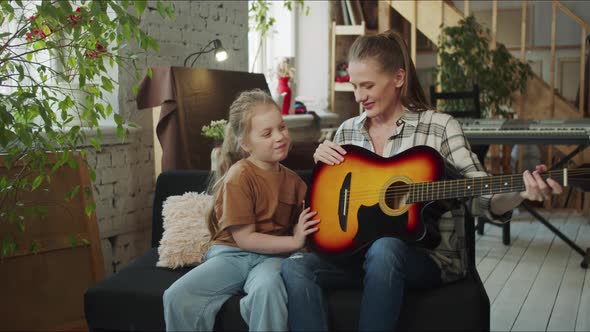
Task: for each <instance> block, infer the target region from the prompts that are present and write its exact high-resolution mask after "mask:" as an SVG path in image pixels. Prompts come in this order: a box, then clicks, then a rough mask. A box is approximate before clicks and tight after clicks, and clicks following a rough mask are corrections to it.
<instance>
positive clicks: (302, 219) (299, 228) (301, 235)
mask: <svg viewBox="0 0 590 332" xmlns="http://www.w3.org/2000/svg"><path fill="white" fill-rule="evenodd" d="M310 209H311V208H309V207H308V208H306V209H305V210H303V211H301V214H300V215H299V221H298V222H297V225H295V228H294V229H293V239H294V240H295V243H296V247H297V249H296V250H299V249H301V248H303V246H304V245H305V238H306V237H307V235H309V234H311V233H314V232H317V230H318V227H313V226H316V225H317V224H318V223H319V222H320V220H319V219H316V220H311V218H312V217H313V216H315V215H316V214H317V212H316V211H310Z"/></svg>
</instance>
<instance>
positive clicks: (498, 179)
mask: <svg viewBox="0 0 590 332" xmlns="http://www.w3.org/2000/svg"><path fill="white" fill-rule="evenodd" d="M548 173H550V174H549V176H547V173H543V174H541V176H544V177H545V179H547V178H553V179H554V180H556V181H557V180H561V179H560V178H561V175H562V174H560V173H562V171H561V170H559V171H550V172H548ZM585 174H590V169H588V170H583V171H581V172H576V171H574V170H572V171H569V172H568V178H569V179H572V178H573V177H572V175H585ZM553 175H559V177H557V176H553ZM490 178H492V179H490ZM506 180H517V181H523V180H522V176H521V175H504V176H502V175H500V176H489V177H486V176H482V177H474V178H468V179H457V180H446V181H433V182H413V183H409V184H405V185H401V186H399V187H400V188H402V189H401V190H398V191H403V192H406V191H408V190H407V189H405V188H406V187H408V186H410V187H411V186H420V185H423V186H439V187H440V186H442V185H441V184H442V183H457V184H468V183H471V184H475V185H477V183H476V182H480V183H479V184H482V183H483V182H488V183H491V184H498V183H501V182H505V181H506ZM573 180H578V179H575V178H574V179H573ZM558 182H559V181H558ZM448 187H451V185H448ZM429 189H432V188H429ZM451 189H456V188H451ZM379 190H382V189H379ZM364 192H367V193H373V192H375V190H366V191H356V192H355V193H364Z"/></svg>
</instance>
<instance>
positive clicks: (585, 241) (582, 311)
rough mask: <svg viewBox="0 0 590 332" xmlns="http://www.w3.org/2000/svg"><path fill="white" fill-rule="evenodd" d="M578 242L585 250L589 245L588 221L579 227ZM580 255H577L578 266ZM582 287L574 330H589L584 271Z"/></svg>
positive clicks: (589, 295) (588, 283)
mask: <svg viewBox="0 0 590 332" xmlns="http://www.w3.org/2000/svg"><path fill="white" fill-rule="evenodd" d="M580 233H581V234H580V238H581V239H580V242H578V245H579V246H580V247H581V248H583V249H584V250H586V249H587V248H589V247H590V224H588V222H587V223H586V224H585V225H584V226H582V227H581V228H580ZM581 257H582V256H580V255H578V257H577V258H578V266H579V264H580V262H581V261H582V259H581ZM585 272H586V276H585V278H584V286H583V287H584V288H583V289H582V296H581V301H580V306H579V308H578V317H577V319H576V331H590V273H589V272H588V270H586V271H585Z"/></svg>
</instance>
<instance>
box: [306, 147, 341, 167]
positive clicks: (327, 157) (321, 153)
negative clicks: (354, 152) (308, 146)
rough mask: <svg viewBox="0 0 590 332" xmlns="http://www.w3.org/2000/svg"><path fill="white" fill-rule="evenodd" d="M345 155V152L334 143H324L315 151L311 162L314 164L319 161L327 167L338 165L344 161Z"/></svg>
mask: <svg viewBox="0 0 590 332" xmlns="http://www.w3.org/2000/svg"><path fill="white" fill-rule="evenodd" d="M345 154H346V150H344V149H343V148H342V147H341V146H340V145H338V144H336V143H334V142H330V141H324V142H322V144H320V145H319V146H318V148H317V149H316V150H315V153H314V154H313V161H314V162H315V163H316V164H317V162H318V161H321V162H323V163H324V164H327V165H338V164H340V163H341V162H343V161H344V157H343V155H345Z"/></svg>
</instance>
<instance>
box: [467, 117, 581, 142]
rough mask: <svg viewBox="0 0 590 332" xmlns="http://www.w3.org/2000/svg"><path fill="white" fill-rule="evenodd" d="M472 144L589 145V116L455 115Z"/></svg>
mask: <svg viewBox="0 0 590 332" xmlns="http://www.w3.org/2000/svg"><path fill="white" fill-rule="evenodd" d="M457 120H458V121H459V122H460V123H461V126H462V127H463V132H464V133H465V137H466V138H467V140H468V141H469V143H470V144H471V145H485V144H543V145H578V144H590V118H581V119H527V120H520V119H472V118H457Z"/></svg>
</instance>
